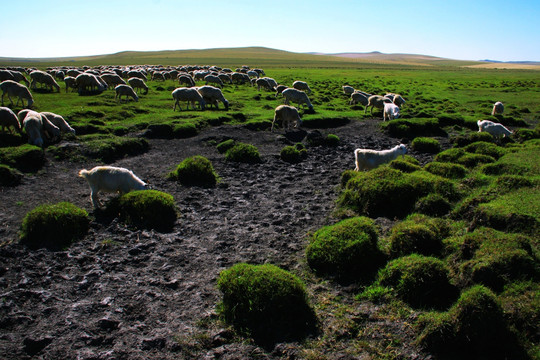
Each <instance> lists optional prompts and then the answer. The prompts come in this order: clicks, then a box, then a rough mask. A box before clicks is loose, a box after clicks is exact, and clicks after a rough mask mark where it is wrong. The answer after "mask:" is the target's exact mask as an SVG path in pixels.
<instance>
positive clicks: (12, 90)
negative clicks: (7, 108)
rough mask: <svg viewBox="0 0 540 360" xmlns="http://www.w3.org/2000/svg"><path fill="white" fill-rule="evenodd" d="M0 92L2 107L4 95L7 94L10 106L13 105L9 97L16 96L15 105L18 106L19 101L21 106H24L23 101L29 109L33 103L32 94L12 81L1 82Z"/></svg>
mask: <svg viewBox="0 0 540 360" xmlns="http://www.w3.org/2000/svg"><path fill="white" fill-rule="evenodd" d="M0 90H2V106H3V105H4V95H5V94H6V93H7V96H8V98H9V101H10V102H11V105H13V100H11V95H13V96H17V97H18V100H17V104H16V105H18V104H19V101H20V102H21V103H22V106H24V99H26V101H27V106H26V107H30V106H32V104H33V103H34V98H33V97H32V94H30V90H28V88H27V87H26V86H24V85H21V84H19V83H18V82H16V81H13V80H6V81H2V83H0Z"/></svg>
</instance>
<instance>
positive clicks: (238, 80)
mask: <svg viewBox="0 0 540 360" xmlns="http://www.w3.org/2000/svg"><path fill="white" fill-rule="evenodd" d="M231 79H232V81H233V83H235V84H245V83H248V84H251V80H250V78H249V76H248V75H247V74H244V73H241V72H234V73H232V75H231Z"/></svg>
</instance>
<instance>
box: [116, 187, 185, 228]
mask: <svg viewBox="0 0 540 360" xmlns="http://www.w3.org/2000/svg"><path fill="white" fill-rule="evenodd" d="M110 206H112V207H116V206H118V211H119V213H120V218H121V219H122V221H124V222H125V223H127V224H129V225H133V226H135V227H137V228H143V229H156V230H158V231H162V232H168V231H170V230H171V229H172V227H173V226H174V223H175V222H176V219H177V217H178V213H177V208H176V205H175V203H174V198H173V197H172V195H170V194H167V193H164V192H161V191H157V190H136V191H131V192H129V193H127V194H124V195H122V196H121V197H120V198H118V201H117V203H116V202H115V201H113V203H112V204H111V205H110ZM107 210H110V209H109V207H108V209H107Z"/></svg>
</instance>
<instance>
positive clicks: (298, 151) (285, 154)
mask: <svg viewBox="0 0 540 360" xmlns="http://www.w3.org/2000/svg"><path fill="white" fill-rule="evenodd" d="M279 156H280V157H281V160H283V161H285V162H288V163H291V164H296V163H299V162H301V161H302V160H304V159H305V158H306V157H307V150H306V148H305V146H304V145H303V144H302V143H298V144H295V145H293V146H285V147H284V148H283V149H281V152H280V154H279Z"/></svg>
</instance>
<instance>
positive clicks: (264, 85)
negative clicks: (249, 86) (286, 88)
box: [255, 78, 274, 91]
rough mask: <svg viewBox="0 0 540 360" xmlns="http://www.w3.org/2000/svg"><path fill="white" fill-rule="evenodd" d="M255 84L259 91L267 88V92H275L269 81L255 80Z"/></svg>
mask: <svg viewBox="0 0 540 360" xmlns="http://www.w3.org/2000/svg"><path fill="white" fill-rule="evenodd" d="M255 84H257V90H258V91H260V90H261V88H265V89H267V90H274V89H273V88H272V85H270V83H269V82H268V80H266V79H264V78H255Z"/></svg>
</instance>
